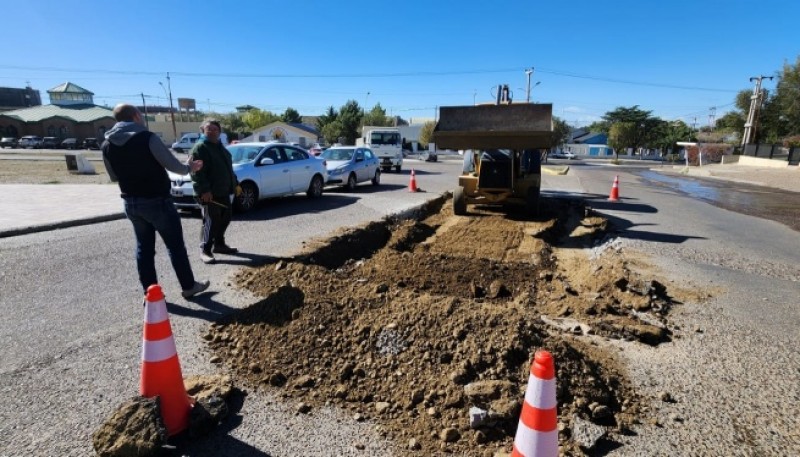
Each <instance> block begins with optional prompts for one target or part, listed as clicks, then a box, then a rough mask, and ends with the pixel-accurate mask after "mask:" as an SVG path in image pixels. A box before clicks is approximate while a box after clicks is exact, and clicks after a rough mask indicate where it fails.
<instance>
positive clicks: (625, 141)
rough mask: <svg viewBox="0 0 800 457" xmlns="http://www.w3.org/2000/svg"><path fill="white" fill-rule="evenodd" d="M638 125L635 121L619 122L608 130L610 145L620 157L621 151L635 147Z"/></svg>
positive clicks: (616, 155)
mask: <svg viewBox="0 0 800 457" xmlns="http://www.w3.org/2000/svg"><path fill="white" fill-rule="evenodd" d="M637 130H638V127H637V125H636V123H634V122H617V123H615V124H613V125H612V126H611V129H610V130H609V132H608V145H609V146H611V147H612V148H614V155H615V157H616V158H617V159H619V151H620V150H622V149H626V148H629V147H635V144H636V137H637V133H638V132H637Z"/></svg>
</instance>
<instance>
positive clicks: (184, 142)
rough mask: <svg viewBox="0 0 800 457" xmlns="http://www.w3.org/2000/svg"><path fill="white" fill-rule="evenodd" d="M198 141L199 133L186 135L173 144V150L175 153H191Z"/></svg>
mask: <svg viewBox="0 0 800 457" xmlns="http://www.w3.org/2000/svg"><path fill="white" fill-rule="evenodd" d="M198 139H200V134H199V133H186V134H184V135H183V136H181V138H180V139H179V140H178V141H176V142H174V143H172V150H173V151H175V152H184V151H190V150H191V149H192V148H193V147H194V144H195V143H197V140H198ZM223 144H226V143H223Z"/></svg>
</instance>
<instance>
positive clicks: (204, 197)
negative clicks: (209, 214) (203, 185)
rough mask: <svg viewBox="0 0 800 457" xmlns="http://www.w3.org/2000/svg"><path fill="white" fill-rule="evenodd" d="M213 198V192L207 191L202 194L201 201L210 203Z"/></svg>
mask: <svg viewBox="0 0 800 457" xmlns="http://www.w3.org/2000/svg"><path fill="white" fill-rule="evenodd" d="M211 200H213V197H212V196H211V192H206V193H203V194H200V201H201V202H202V203H205V204H208V203H211Z"/></svg>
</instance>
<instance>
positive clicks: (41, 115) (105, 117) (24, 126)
mask: <svg viewBox="0 0 800 457" xmlns="http://www.w3.org/2000/svg"><path fill="white" fill-rule="evenodd" d="M47 93H48V95H49V96H50V104H49V105H39V106H31V107H29V108H20V109H15V110H11V111H5V112H2V113H0V134H2V136H13V137H21V136H25V135H38V136H41V137H45V136H52V137H56V138H60V139H63V138H78V139H83V138H98V139H100V138H103V135H104V134H105V132H106V131H107V130H109V129H110V128H111V127H112V126H113V125H114V123H115V122H116V121H115V120H114V116H113V114H112V112H111V110H110V109H109V108H106V107H103V106H98V105H95V104H94V93H92V92H91V91H88V90H86V89H84V88H82V87H80V86H78V85H77V84H73V83H71V82H65V83H64V84H61V85H58V86H56V87H54V88H52V89H50V90H48V91H47Z"/></svg>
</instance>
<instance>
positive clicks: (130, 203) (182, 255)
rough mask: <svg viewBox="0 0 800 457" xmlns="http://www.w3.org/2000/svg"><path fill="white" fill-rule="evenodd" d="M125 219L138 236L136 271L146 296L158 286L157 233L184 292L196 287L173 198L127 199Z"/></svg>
mask: <svg viewBox="0 0 800 457" xmlns="http://www.w3.org/2000/svg"><path fill="white" fill-rule="evenodd" d="M124 200H125V215H126V216H128V219H130V221H131V223H132V224H133V232H134V233H135V235H136V268H137V269H138V270H139V282H141V283H142V289H143V290H144V291H145V292H146V291H147V288H148V287H150V286H151V285H153V284H158V276H157V275H156V263H155V256H156V232H158V234H159V235H160V236H161V239H162V240H163V241H164V244H165V245H166V246H167V253H168V254H169V259H170V261H171V262H172V268H174V269H175V274H176V275H177V276H178V281H180V283H181V288H182V289H183V290H186V289H191V288H192V287H193V286H194V273H192V267H191V265H189V256H188V254H186V246H185V245H184V243H183V227H182V226H181V217H180V216H179V215H178V210H176V209H175V205H174V203H173V201H172V198H171V197H156V198H141V197H125V198H124Z"/></svg>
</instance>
